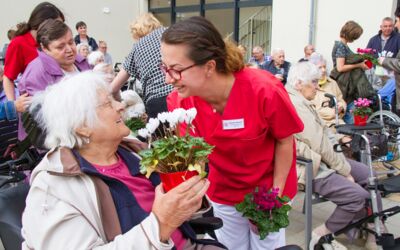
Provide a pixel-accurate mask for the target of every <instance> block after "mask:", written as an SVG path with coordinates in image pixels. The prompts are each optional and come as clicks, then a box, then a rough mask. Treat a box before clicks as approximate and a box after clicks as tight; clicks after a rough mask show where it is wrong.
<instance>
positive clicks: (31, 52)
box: [4, 32, 38, 81]
mask: <svg viewBox="0 0 400 250" xmlns="http://www.w3.org/2000/svg"><path fill="white" fill-rule="evenodd" d="M37 56H38V51H37V44H36V41H35V39H34V38H33V36H32V34H31V32H27V33H25V34H24V35H21V36H17V37H15V38H14V39H13V40H12V41H11V43H10V45H9V46H8V48H7V53H6V63H5V65H4V75H5V76H7V78H8V79H10V80H11V81H14V80H15V79H17V76H18V75H19V73H23V72H24V70H25V69H26V67H27V66H28V64H29V63H30V62H31V61H32V60H33V59H35V58H36V57H37Z"/></svg>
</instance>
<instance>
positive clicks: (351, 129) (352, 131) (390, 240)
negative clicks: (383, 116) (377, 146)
mask: <svg viewBox="0 0 400 250" xmlns="http://www.w3.org/2000/svg"><path fill="white" fill-rule="evenodd" d="M371 129H372V130H379V129H382V126H381V125H380V124H367V125H366V126H365V127H357V126H354V125H349V124H346V125H338V126H336V130H337V132H338V133H340V134H344V135H349V136H352V137H359V138H361V140H360V141H361V143H360V144H361V145H360V149H362V150H363V151H364V155H365V156H366V158H365V159H366V162H365V163H366V165H367V166H368V167H369V178H368V186H367V188H368V190H369V193H370V197H371V198H370V202H369V203H370V207H371V209H372V210H371V211H369V213H368V215H367V216H366V217H364V218H362V219H360V220H358V221H356V222H354V223H351V224H349V225H347V226H346V227H344V228H342V229H341V230H339V231H337V232H335V233H332V234H328V235H325V236H323V237H321V238H320V240H319V241H318V243H317V244H316V245H315V247H314V249H325V248H324V247H323V244H326V243H328V244H329V243H331V242H332V241H333V239H334V237H336V236H338V235H340V234H343V233H345V232H348V231H349V230H351V229H354V228H358V229H359V230H360V231H364V232H366V233H371V234H374V235H375V239H376V244H377V246H378V249H384V250H392V249H400V238H397V239H395V238H394V235H393V234H390V233H385V232H383V229H382V227H381V225H382V223H383V222H384V221H386V220H387V219H388V218H389V217H391V216H393V215H395V214H397V213H399V212H400V206H394V207H391V208H388V209H385V210H383V211H379V209H378V198H377V197H378V192H386V193H398V192H400V176H394V177H391V178H394V179H391V178H389V179H387V180H385V181H383V182H379V181H378V179H377V177H376V176H375V174H374V171H373V167H372V159H371V148H370V141H369V139H368V137H367V136H366V135H365V134H364V131H366V130H371ZM388 180H390V181H388ZM367 223H374V229H373V230H371V229H370V228H368V227H367ZM326 245H327V244H326Z"/></svg>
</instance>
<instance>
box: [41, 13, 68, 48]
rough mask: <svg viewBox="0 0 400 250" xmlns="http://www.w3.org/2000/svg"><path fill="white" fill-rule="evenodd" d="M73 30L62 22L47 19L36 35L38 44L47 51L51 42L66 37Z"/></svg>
mask: <svg viewBox="0 0 400 250" xmlns="http://www.w3.org/2000/svg"><path fill="white" fill-rule="evenodd" d="M70 30H71V29H70V28H69V27H68V26H67V25H66V24H65V23H64V22H61V21H60V20H56V19H47V20H45V21H44V22H43V23H42V24H41V25H40V26H39V29H38V31H37V34H36V42H37V43H38V44H40V45H42V46H43V47H45V48H46V49H48V48H49V47H48V46H49V43H50V42H51V41H54V40H57V39H59V38H60V37H62V36H64V35H65V34H66V33H67V32H68V31H70Z"/></svg>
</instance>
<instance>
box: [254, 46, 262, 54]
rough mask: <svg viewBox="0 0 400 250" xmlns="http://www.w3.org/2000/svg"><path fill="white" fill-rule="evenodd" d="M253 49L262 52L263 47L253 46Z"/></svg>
mask: <svg viewBox="0 0 400 250" xmlns="http://www.w3.org/2000/svg"><path fill="white" fill-rule="evenodd" d="M253 51H256V52H257V53H264V49H263V48H262V47H261V46H255V47H254V48H253Z"/></svg>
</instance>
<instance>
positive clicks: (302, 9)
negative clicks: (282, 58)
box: [272, 0, 397, 65]
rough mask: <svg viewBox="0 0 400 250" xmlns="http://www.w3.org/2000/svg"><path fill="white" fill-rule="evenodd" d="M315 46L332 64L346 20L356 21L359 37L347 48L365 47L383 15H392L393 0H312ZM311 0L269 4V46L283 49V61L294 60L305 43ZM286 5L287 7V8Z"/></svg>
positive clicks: (278, 0) (300, 52) (283, 1)
mask: <svg viewBox="0 0 400 250" xmlns="http://www.w3.org/2000/svg"><path fill="white" fill-rule="evenodd" d="M315 2H316V18H315V40H314V41H315V43H314V44H315V46H316V50H317V51H318V52H319V53H322V54H323V55H324V57H325V58H326V59H327V61H328V64H329V65H332V58H331V51H332V47H333V43H334V41H335V40H338V39H339V33H340V29H341V27H342V26H343V24H344V23H345V22H346V21H348V20H354V21H356V22H358V23H359V24H360V25H361V26H362V27H363V29H364V33H363V34H362V36H361V37H360V38H359V39H358V40H357V41H355V42H354V43H351V44H349V46H350V48H351V49H353V50H355V49H357V48H365V47H366V46H367V43H368V40H369V39H370V38H371V37H372V36H373V35H376V34H377V32H378V31H379V25H380V24H381V21H382V19H383V18H384V17H386V16H390V17H393V13H394V10H395V6H396V4H395V3H397V1H395V0H351V1H349V0H323V1H319V0H316V1H315ZM310 5H311V0H296V1H293V0H276V1H273V6H272V48H283V49H284V50H285V51H286V58H287V59H286V60H288V61H291V62H293V63H294V62H297V61H298V60H299V59H300V58H302V57H303V56H304V53H303V49H304V46H305V45H306V44H308V34H309V23H310ZM289 6H290V7H289Z"/></svg>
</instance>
